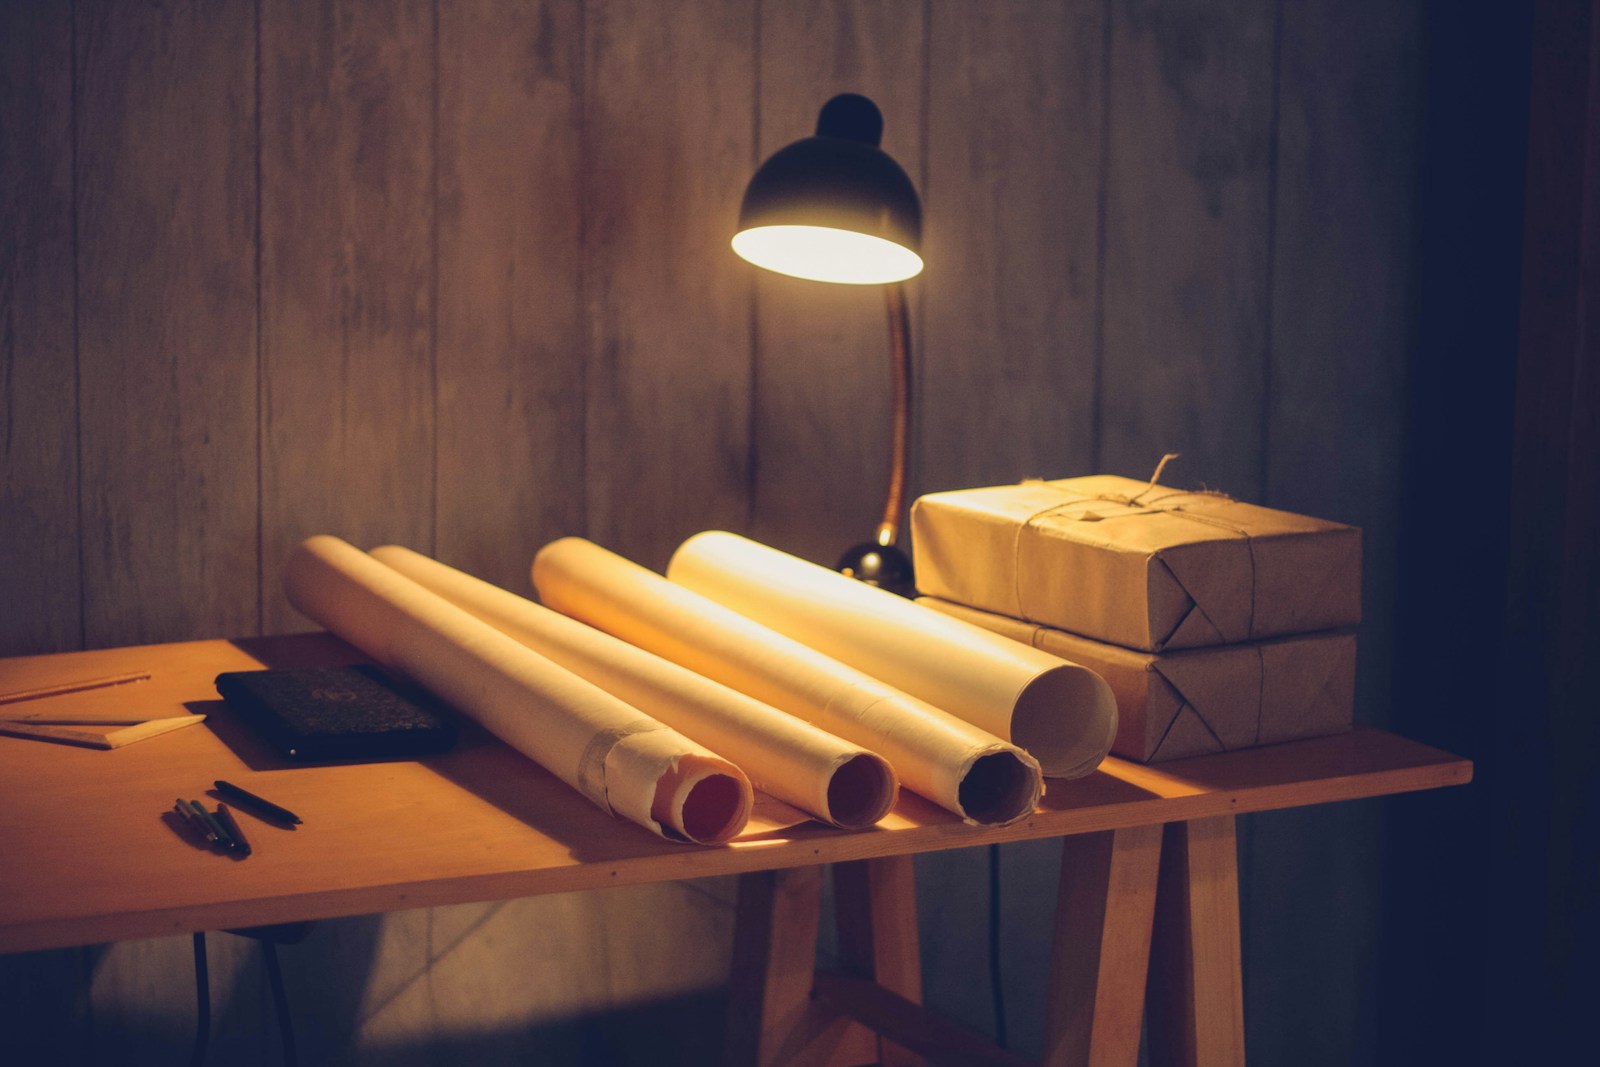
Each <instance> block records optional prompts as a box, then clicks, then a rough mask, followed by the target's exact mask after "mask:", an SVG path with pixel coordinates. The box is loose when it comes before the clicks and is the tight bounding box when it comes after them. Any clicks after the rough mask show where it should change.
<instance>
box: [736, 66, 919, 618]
mask: <svg viewBox="0 0 1600 1067" xmlns="http://www.w3.org/2000/svg"><path fill="white" fill-rule="evenodd" d="M882 136H883V115H882V114H881V113H880V112H879V111H878V108H877V105H875V104H874V103H873V102H872V101H871V100H868V99H867V98H866V97H864V96H859V95H857V94H855V93H843V94H840V95H839V96H836V97H834V98H833V99H832V100H829V101H828V102H827V103H826V104H824V105H823V106H822V112H821V113H820V114H819V115H818V116H817V132H816V135H815V136H813V137H807V138H805V139H804V140H800V141H796V142H795V143H794V144H791V145H789V146H788V147H787V148H782V149H779V150H778V151H777V152H776V153H774V154H773V156H772V157H771V158H770V159H768V160H767V161H766V162H765V163H763V164H761V166H760V168H758V169H757V170H756V173H755V176H754V177H752V178H751V179H750V184H749V186H748V187H747V188H746V189H745V193H744V202H743V204H742V205H741V206H740V208H739V230H738V232H737V233H735V234H734V236H733V250H734V251H735V252H737V253H738V254H739V255H740V256H741V257H743V258H744V259H747V260H749V261H750V262H751V263H754V264H755V265H756V266H758V267H764V268H766V269H767V270H770V271H775V272H776V273H778V274H787V275H790V276H791V277H795V278H807V279H810V280H812V281H819V282H839V283H844V284H846V285H882V286H883V292H884V300H885V304H886V307H887V310H888V315H889V360H890V373H891V376H892V378H893V383H894V435H893V439H892V440H893V446H892V449H893V454H892V456H891V458H890V466H889V491H888V499H887V500H886V501H885V502H884V506H883V519H882V521H881V522H879V523H878V532H877V536H876V537H875V538H874V539H873V540H872V541H870V542H867V543H865V544H860V545H856V546H855V547H854V548H851V549H849V550H848V551H846V552H845V554H844V555H843V556H841V557H840V559H839V563H838V569H839V570H840V571H842V572H844V573H845V574H848V575H851V576H852V577H855V578H859V579H861V580H862V581H864V582H867V583H869V584H871V585H876V586H881V587H882V588H885V589H889V590H891V591H892V592H897V593H902V594H905V595H910V594H911V592H912V575H911V560H910V559H909V558H907V556H906V554H905V553H904V552H902V551H900V549H898V548H896V547H895V541H896V539H897V537H898V534H899V529H900V512H901V510H902V507H903V506H904V504H905V492H906V480H907V479H906V473H907V467H908V465H909V461H910V456H909V451H910V448H909V446H910V433H911V329H910V322H909V319H908V317H907V315H906V302H905V293H904V292H903V290H902V289H901V286H900V283H901V282H903V281H905V280H906V279H907V278H911V277H914V276H915V275H917V274H918V273H920V272H921V270H922V257H921V256H920V255H918V250H919V249H920V247H921V244H922V205H921V203H920V202H919V201H918V200H917V191H916V189H915V188H913V187H912V184H911V179H910V178H909V177H907V176H906V172H905V171H904V170H902V169H901V168H900V165H899V164H898V163H896V162H895V161H894V160H893V159H891V158H890V157H889V156H888V154H887V153H885V152H884V151H883V150H882V149H880V148H879V147H878V142H879V141H880V139H881V138H882Z"/></svg>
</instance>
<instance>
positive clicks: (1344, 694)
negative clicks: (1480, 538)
mask: <svg viewBox="0 0 1600 1067" xmlns="http://www.w3.org/2000/svg"><path fill="white" fill-rule="evenodd" d="M911 534H912V544H913V546H914V549H913V552H914V566H915V571H916V576H917V588H918V591H919V592H920V593H922V594H923V602H924V603H925V604H927V605H928V606H930V607H934V608H937V609H939V610H941V611H945V612H947V613H948V614H951V615H954V616H956V617H958V618H961V619H965V620H967V621H969V622H973V623H976V624H978V625H980V626H983V627H985V628H987V629H990V630H993V631H995V632H997V633H1001V634H1005V635H1006V636H1009V637H1012V638H1015V639H1016V640H1018V641H1022V642H1025V643H1027V644H1031V645H1033V646H1035V647H1037V648H1040V649H1043V650H1045V651H1048V652H1052V653H1055V654H1056V655H1059V656H1061V657H1063V658H1065V659H1069V660H1071V661H1073V662H1075V663H1078V664H1081V665H1083V666H1086V667H1088V668H1090V669H1091V670H1093V671H1095V672H1097V673H1099V674H1100V675H1101V676H1102V677H1104V678H1105V680H1106V681H1107V682H1108V683H1109V684H1110V686H1111V689H1112V691H1113V692H1114V693H1115V694H1116V698H1117V706H1118V708H1117V710H1118V729H1117V736H1116V740H1115V742H1114V743H1113V745H1112V751H1113V752H1115V753H1116V754H1118V755H1120V756H1124V757H1126V758H1128V759H1135V760H1140V761H1146V762H1154V761H1158V760H1168V759H1179V758H1182V757H1185V756H1196V755H1202V754H1206V753H1212V752H1221V751H1228V750H1233V749H1239V748H1249V747H1252V746H1254V745H1263V744H1270V743H1273V742H1277V741H1287V740H1292V739H1296V738H1303V737H1314V736H1319V735H1323V734H1332V733H1340V732H1343V731H1345V730H1348V729H1349V728H1350V723H1351V713H1352V708H1353V703H1354V684H1355V634H1354V632H1353V627H1354V626H1355V625H1356V624H1357V623H1358V622H1359V621H1360V618H1361V531H1360V530H1358V529H1356V528H1355V527H1353V526H1346V525H1343V524H1341V523H1336V522H1327V521H1324V520H1321V519H1312V518H1307V517H1305V516H1302V515H1294V514H1291V513H1289V512H1284V511H1275V510H1272V509H1270V508H1263V507H1257V506H1254V505H1251V504H1245V503H1241V502H1239V501H1236V500H1232V499H1230V498H1229V497H1227V496H1225V495H1222V494H1219V493H1213V492H1185V491H1182V490H1177V489H1170V488H1167V487H1165V486H1161V485H1157V484H1154V483H1153V482H1152V483H1145V482H1139V481H1134V480H1130V479H1127V478H1118V477H1112V476H1095V477H1087V478H1067V479H1063V480H1060V481H1048V482H1046V481H1034V482H1025V483H1023V484H1021V485H1011V486H996V487H992V488H983V489H964V490H959V491H954V492H946V493H933V494H930V495H927V496H924V497H922V498H920V499H919V500H917V501H916V503H915V504H914V505H913V507H912V510H911Z"/></svg>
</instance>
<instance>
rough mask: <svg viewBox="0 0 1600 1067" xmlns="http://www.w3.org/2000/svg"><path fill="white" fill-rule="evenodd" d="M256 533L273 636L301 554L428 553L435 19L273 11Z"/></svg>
mask: <svg viewBox="0 0 1600 1067" xmlns="http://www.w3.org/2000/svg"><path fill="white" fill-rule="evenodd" d="M261 55H262V70H261V115H260V125H261V360H262V373H263V382H264V386H265V395H264V397H263V407H262V431H261V432H262V457H261V490H260V491H261V528H262V560H261V565H262V573H263V586H264V591H265V592H264V603H263V611H262V615H263V618H264V619H265V625H266V627H267V629H269V630H283V629H287V628H293V627H296V626H299V627H303V626H304V625H305V624H304V620H303V619H302V618H301V617H300V616H299V615H297V614H295V613H294V612H293V611H292V610H291V609H290V608H289V606H288V602H287V601H286V600H285V599H284V597H283V595H282V592H281V589H282V584H283V582H282V566H283V561H284V560H285V559H286V558H287V557H288V554H289V552H290V551H291V550H292V549H293V548H294V546H295V545H296V544H298V543H299V542H300V541H301V540H303V539H304V538H306V537H308V536H310V535H312V534H317V533H332V534H336V535H338V536H340V537H343V538H345V539H346V540H349V541H351V542H353V543H355V544H357V545H359V546H360V547H362V548H369V547H371V546H373V545H375V544H379V543H384V542H398V543H400V544H405V545H409V546H411V547H413V548H416V549H417V550H418V551H423V552H432V551H433V528H434V514H433V509H434V468H433V464H434V368H433V348H432V330H433V321H434V319H433V306H432V287H433V192H432V189H433V151H434V138H433V125H434V123H433V120H434V69H433V60H434V35H433V12H432V7H431V5H429V4H427V3H423V2H420V0H415V2H410V0H408V2H406V3H401V4H396V5H392V6H382V7H378V6H372V5H366V4H354V3H352V4H333V5H327V6H324V5H320V4H312V3H283V4H268V5H265V6H264V7H263V8H262V11H261Z"/></svg>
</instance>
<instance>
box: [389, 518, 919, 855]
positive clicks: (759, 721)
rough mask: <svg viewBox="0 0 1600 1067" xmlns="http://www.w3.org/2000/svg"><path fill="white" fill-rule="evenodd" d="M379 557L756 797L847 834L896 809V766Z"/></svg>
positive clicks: (438, 574)
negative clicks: (727, 765) (690, 745)
mask: <svg viewBox="0 0 1600 1067" xmlns="http://www.w3.org/2000/svg"><path fill="white" fill-rule="evenodd" d="M372 555H373V556H374V557H375V558H376V559H378V560H380V561H381V562H383V563H385V564H387V565H388V566H390V567H393V568H394V569H395V570H397V571H399V572H400V573H401V574H403V575H405V576H406V577H407V578H410V579H411V580H413V581H415V582H416V583H417V584H418V585H421V586H422V587H423V588H425V589H428V590H430V591H431V592H434V593H437V594H438V595H439V596H442V597H444V599H446V600H448V601H450V603H452V604H454V605H456V606H457V607H459V608H461V609H463V610H465V611H467V612H468V613H470V614H471V615H473V616H475V617H476V618H479V619H482V620H483V621H484V622H486V623H488V624H489V625H490V626H493V627H494V628H495V629H497V630H499V631H501V632H502V633H505V634H507V635H509V636H510V637H513V638H515V639H516V640H517V641H519V642H521V643H522V644H524V645H527V646H528V647H529V648H531V649H533V650H534V651H535V652H538V653H539V654H540V655H543V656H546V657H548V658H549V659H551V660H552V661H554V662H556V663H558V664H560V665H561V666H563V667H565V668H567V669H568V670H570V671H572V672H573V673H574V674H576V675H578V676H579V677H581V678H587V679H588V680H589V681H591V682H593V683H594V684H595V685H598V686H599V687H600V688H601V689H604V690H606V691H607V692H608V693H612V694H614V695H615V696H617V697H620V698H621V699H623V700H625V701H627V702H628V703H629V704H632V705H633V706H635V707H637V708H639V709H641V710H642V711H645V712H647V713H648V714H649V715H651V716H652V717H653V718H656V719H659V720H660V721H661V722H664V723H666V724H667V725H668V726H671V727H672V728H673V729H675V730H677V731H679V732H680V733H682V734H684V735H685V736H686V737H691V738H693V739H694V740H696V741H698V742H700V743H701V744H703V745H705V746H706V747H708V748H710V749H711V750H712V751H714V752H717V753H719V754H721V755H723V756H726V757H727V758H728V759H731V760H733V761H734V762H735V763H737V764H738V765H739V766H740V767H741V768H743V769H744V771H745V773H747V774H748V775H749V776H750V780H751V782H752V783H753V784H754V785H755V786H756V788H758V789H761V790H763V791H764V792H767V793H770V794H771V795H773V796H775V797H777V798H778V799H780V800H784V801H787V802H788V803H790V804H793V805H795V806H796V807H798V808H801V809H803V810H805V811H807V812H810V813H811V814H812V815H815V816H817V817H819V818H821V819H824V820H825V821H827V822H830V823H833V824H834V825H836V826H842V827H844V828H846V829H861V828H863V827H867V826H871V825H872V824H873V823H875V822H877V821H878V820H879V819H881V818H883V816H884V815H885V814H887V813H888V811H889V809H890V808H891V807H893V805H894V801H895V795H896V793H897V791H898V788H899V785H898V782H897V781H896V779H895V775H894V769H893V768H892V767H890V766H889V762H888V761H887V760H885V759H884V758H883V757H882V756H880V755H878V754H877V753H875V752H871V751H869V750H867V749H865V748H862V747H861V746H860V745H855V744H851V743H850V742H848V741H845V740H842V739H841V738H838V737H835V736H834V735H833V734H830V733H828V732H827V731H825V730H821V729H818V728H817V727H815V726H812V725H811V724H810V723H807V722H802V721H801V720H800V719H797V718H795V717H794V716H793V715H789V714H786V713H785V712H782V711H779V710H778V709H776V708H774V707H772V706H771V705H769V704H763V703H762V702H761V701H759V700H756V699H754V698H753V697H748V696H745V695H744V694H743V693H740V692H737V691H736V690H733V689H729V688H728V687H727V686H725V685H722V684H720V683H718V682H714V681H712V680H711V679H709V678H706V677H704V676H702V675H699V674H696V673H695V672H693V671H691V670H689V669H687V668H685V667H680V666H678V665H677V664H676V663H671V662H669V661H667V660H664V659H662V658H661V657H659V656H655V655H652V654H651V653H649V652H646V651H644V650H643V649H640V648H636V647H634V646H633V645H630V644H628V643H627V642H626V641H622V640H620V639H618V638H615V637H612V636H611V635H610V634H607V633H602V632H601V631H599V630H596V629H595V628H594V627H592V626H586V625H584V624H583V623H581V622H578V621H576V620H574V619H570V618H568V617H567V616H565V615H562V614H561V613H559V612H556V611H552V610H550V609H549V608H547V607H543V606H541V605H539V604H535V603H534V602H533V601H531V600H528V599H527V598H525V597H520V596H517V595H516V594H515V593H511V592H508V591H507V590H505V589H501V588H500V587H499V586H496V585H491V584H489V583H488V582H485V581H482V580H480V579H478V578H474V577H472V576H471V575H470V574H464V573H462V572H461V571H458V570H455V569H454V568H452V567H448V566H446V565H445V564H443V563H440V562H438V561H437V560H433V559H430V558H428V557H427V556H424V555H421V554H420V553H417V552H413V551H411V550H410V549H408V548H402V547H400V546H398V545H385V546H383V547H382V548H375V549H373V550H372Z"/></svg>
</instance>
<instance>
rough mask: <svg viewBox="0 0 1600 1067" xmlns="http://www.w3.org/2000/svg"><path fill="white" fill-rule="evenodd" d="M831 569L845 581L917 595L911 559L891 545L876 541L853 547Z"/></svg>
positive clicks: (901, 594)
mask: <svg viewBox="0 0 1600 1067" xmlns="http://www.w3.org/2000/svg"><path fill="white" fill-rule="evenodd" d="M834 569H835V570H837V571H838V572H839V573H840V574H843V575H844V576H846V577H847V578H855V579H857V580H858V581H863V582H866V583H867V584H868V585H875V586H877V587H878V588H879V589H884V590H887V591H889V592H891V593H894V594H896V595H897V596H903V597H912V596H915V595H916V593H917V587H916V583H915V581H914V580H913V576H912V573H911V560H910V558H909V557H908V556H907V555H906V554H905V553H904V552H902V551H900V550H899V549H898V548H895V547H894V546H893V545H880V544H878V543H877V542H876V541H868V542H866V543H865V544H860V545H856V546H855V547H854V548H851V549H850V550H848V551H847V552H845V554H844V555H842V556H840V557H839V563H838V565H837V566H836V567H835V568H834Z"/></svg>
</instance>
